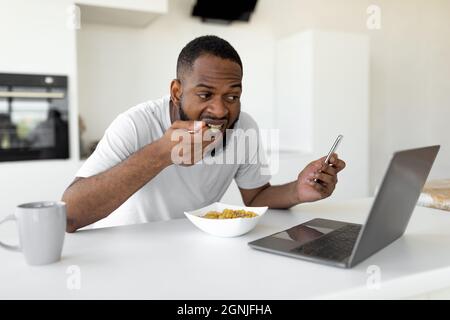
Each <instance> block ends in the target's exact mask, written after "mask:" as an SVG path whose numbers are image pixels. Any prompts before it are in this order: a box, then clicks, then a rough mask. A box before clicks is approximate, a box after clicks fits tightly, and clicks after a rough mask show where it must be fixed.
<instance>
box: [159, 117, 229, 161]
mask: <svg viewBox="0 0 450 320" xmlns="http://www.w3.org/2000/svg"><path fill="white" fill-rule="evenodd" d="M213 136H214V138H212V137H213ZM218 138H219V137H218V136H217V135H213V134H211V130H209V128H208V126H207V125H206V123H205V122H203V121H181V120H177V121H175V122H174V123H173V124H172V126H171V127H170V128H169V129H168V130H167V131H166V132H165V133H164V135H163V136H162V137H161V139H160V141H159V142H160V143H161V145H162V147H163V150H164V154H166V155H167V156H168V157H170V163H173V164H179V165H183V166H192V165H194V164H195V163H196V162H198V161H200V160H201V159H203V157H204V155H205V153H206V152H208V151H209V150H212V148H214V146H215V145H216V143H217V142H218V141H219V140H221V139H218Z"/></svg>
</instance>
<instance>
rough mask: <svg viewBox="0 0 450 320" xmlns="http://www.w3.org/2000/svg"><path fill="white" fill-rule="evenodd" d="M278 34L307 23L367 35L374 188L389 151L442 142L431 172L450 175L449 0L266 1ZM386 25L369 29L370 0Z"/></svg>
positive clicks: (380, 175)
mask: <svg viewBox="0 0 450 320" xmlns="http://www.w3.org/2000/svg"><path fill="white" fill-rule="evenodd" d="M268 2H269V5H271V6H272V8H273V10H272V12H273V26H274V33H275V36H276V37H281V36H284V35H289V34H291V33H295V32H299V31H302V30H305V29H309V28H316V29H325V30H335V31H346V32H363V33H367V34H368V35H369V36H370V47H371V57H370V74H371V76H370V90H369V92H370V109H371V110H370V188H371V190H372V191H373V190H374V188H375V186H376V185H377V184H378V183H379V182H380V179H381V178H382V175H383V173H384V171H385V169H386V166H387V163H388V161H389V159H390V156H391V154H392V153H393V152H394V151H396V150H399V149H405V148H410V147H416V146H423V145H429V144H441V145H442V148H441V151H440V154H439V155H438V158H437V159H436V162H435V165H434V167H433V169H432V171H431V174H430V178H446V177H447V178H448V177H449V176H450V135H449V134H448V129H447V127H448V119H449V118H450V107H449V106H450V94H449V92H450V59H448V57H449V56H450V41H449V39H450V1H447V0H430V1H421V0H377V1H371V0H339V1H333V0H283V1H268ZM372 4H375V5H378V6H379V7H380V9H381V29H380V30H368V29H367V26H366V21H367V18H368V15H367V13H366V10H367V8H368V6H369V5H372Z"/></svg>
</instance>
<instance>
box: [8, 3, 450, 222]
mask: <svg viewBox="0 0 450 320" xmlns="http://www.w3.org/2000/svg"><path fill="white" fill-rule="evenodd" d="M208 2H209V4H208ZM211 3H214V5H211ZM205 34H215V35H218V36H220V37H223V38H224V39H226V40H228V41H229V42H230V43H231V44H232V45H233V46H234V47H235V48H236V50H237V51H238V52H239V54H240V56H241V58H242V60H243V65H244V80H243V96H242V110H243V111H246V112H248V113H250V114H251V115H252V116H253V117H254V118H255V119H256V121H257V122H258V124H259V126H260V128H261V129H262V130H268V131H267V132H270V131H269V130H271V129H275V130H279V131H278V132H279V137H280V144H279V145H277V146H275V147H274V145H273V144H271V143H270V139H269V141H268V142H267V149H268V150H267V151H268V153H269V155H271V156H272V157H273V158H272V159H274V163H272V164H273V170H274V171H273V181H272V183H283V182H288V181H291V180H293V179H296V177H297V174H298V173H299V171H300V170H301V169H303V167H304V166H305V165H306V164H307V163H308V162H310V161H312V160H314V159H316V158H318V157H321V156H323V155H325V154H326V153H327V152H328V150H329V148H330V146H331V144H332V142H333V141H334V139H335V137H336V136H337V135H338V134H340V133H342V134H343V135H344V137H345V138H344V140H343V142H342V144H341V145H340V148H339V151H338V153H339V155H340V156H341V157H342V158H343V159H344V160H345V161H346V162H347V165H348V166H347V168H346V170H345V171H344V172H343V173H342V175H341V177H340V180H339V184H338V187H337V190H336V192H335V194H334V195H333V196H332V197H331V198H330V199H329V201H334V200H342V199H350V198H359V197H366V196H370V195H373V192H374V190H375V189H376V186H377V185H378V184H379V183H380V180H381V179H382V176H383V173H384V171H385V169H386V166H387V164H388V162H389V160H390V157H391V155H392V153H393V152H394V151H396V150H400V149H407V148H413V147H419V146H425V145H431V144H441V146H442V147H441V151H440V154H439V155H438V158H437V160H436V162H435V165H434V168H433V170H432V172H431V176H430V178H431V179H444V178H449V176H450V134H449V132H448V122H449V119H450V59H449V58H448V57H450V40H449V39H450V2H449V1H447V0H430V1H421V0H378V1H365V0H340V1H333V0H282V1H276V0H257V1H255V0H253V1H225V0H223V1H222V0H216V1H198V0H80V1H69V0H35V1H29V0H28V1H27V0H0V38H1V39H2V42H1V43H0V210H1V212H3V214H7V213H8V212H12V210H13V209H14V207H15V206H16V205H17V204H20V203H23V202H30V201H38V200H54V199H60V197H61V195H62V193H63V191H64V189H65V188H66V187H67V186H68V184H69V183H70V182H71V181H72V180H73V178H74V175H75V173H76V171H77V169H78V168H79V167H80V166H81V164H82V163H83V161H84V159H85V158H86V157H87V156H89V154H90V153H91V152H92V150H93V148H95V145H96V143H97V142H98V140H100V139H101V137H102V136H103V133H104V131H105V129H106V128H107V127H108V125H109V124H110V123H111V122H112V120H113V119H114V118H115V117H116V116H117V115H118V114H120V113H121V112H124V111H126V110H127V109H129V108H130V107H132V106H134V105H136V104H138V103H140V102H143V101H147V100H153V99H157V98H159V97H161V96H163V95H166V94H168V93H169V85H170V81H171V80H172V79H173V78H174V77H175V66H176V59H177V56H178V54H179V52H180V50H181V49H182V47H183V46H184V45H185V44H186V43H187V42H189V41H190V40H192V39H193V38H195V37H197V36H200V35H205ZM55 116H56V118H58V120H54V119H55ZM55 121H56V122H57V124H58V125H57V126H56V125H55ZM49 123H50V125H48V124H49ZM56 127H58V129H55V128H56ZM49 128H50V129H49ZM58 130H59V131H58ZM32 132H34V133H33V134H32ZM263 132H264V131H263ZM64 134H65V136H64ZM61 136H63V137H65V138H64V139H59V138H58V137H61ZM36 137H38V138H36ZM36 139H37V140H38V141H40V142H36V141H37V140H36ZM49 141H50V142H49ZM223 200H224V201H227V202H231V203H240V202H241V200H240V196H239V194H238V191H237V188H236V186H235V185H234V184H233V185H232V186H231V187H230V189H229V191H228V192H227V194H226V195H225V197H224V199H223Z"/></svg>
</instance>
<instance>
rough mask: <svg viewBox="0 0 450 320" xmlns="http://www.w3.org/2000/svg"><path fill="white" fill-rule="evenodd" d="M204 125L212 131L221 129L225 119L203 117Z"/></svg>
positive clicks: (224, 124)
mask: <svg viewBox="0 0 450 320" xmlns="http://www.w3.org/2000/svg"><path fill="white" fill-rule="evenodd" d="M203 121H205V123H206V125H207V126H208V128H209V129H210V130H211V131H212V132H219V131H223V129H225V128H226V125H227V120H224V119H222V120H217V119H203Z"/></svg>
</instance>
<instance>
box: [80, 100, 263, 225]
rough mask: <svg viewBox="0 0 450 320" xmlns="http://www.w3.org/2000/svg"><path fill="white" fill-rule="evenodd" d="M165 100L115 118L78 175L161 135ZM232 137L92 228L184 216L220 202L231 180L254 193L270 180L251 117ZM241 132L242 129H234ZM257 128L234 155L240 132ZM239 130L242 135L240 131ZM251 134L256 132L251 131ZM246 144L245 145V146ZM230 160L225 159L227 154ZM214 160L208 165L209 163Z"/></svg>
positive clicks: (165, 174)
mask: <svg viewBox="0 0 450 320" xmlns="http://www.w3.org/2000/svg"><path fill="white" fill-rule="evenodd" d="M169 102H170V97H169V96H165V97H163V98H161V99H158V100H154V101H148V102H145V103H141V104H139V105H137V106H135V107H132V108H131V109H129V110H128V111H126V112H124V113H122V114H120V115H119V116H118V117H117V118H116V119H115V120H114V121H113V122H112V123H111V125H110V126H109V127H108V129H107V130H106V131H105V134H104V136H103V138H102V139H101V140H100V142H99V144H98V146H97V148H96V149H95V151H94V153H93V154H92V155H91V156H90V157H89V158H88V159H87V160H86V162H85V163H84V164H83V166H82V167H81V168H80V169H79V170H78V172H77V174H76V176H77V177H90V176H93V175H95V174H98V173H101V172H104V171H106V170H108V169H110V168H112V167H113V166H115V165H117V164H118V163H120V162H122V161H124V160H126V159H127V158H128V157H129V156H131V155H132V154H133V153H134V152H136V151H138V150H139V149H141V148H142V147H144V146H145V145H147V144H149V143H152V142H153V141H155V140H157V139H159V138H161V137H162V135H163V134H164V132H165V131H166V130H167V129H168V128H169V127H170V126H171V121H170V108H169ZM234 129H235V130H234V131H233V134H232V135H231V139H228V141H234V142H236V144H235V145H233V148H231V147H230V146H229V145H227V147H226V148H225V149H221V148H220V149H219V150H218V151H217V153H216V155H215V157H214V158H211V155H208V156H207V157H206V158H205V159H204V160H203V161H201V162H199V163H196V164H195V165H193V166H189V167H186V166H180V165H171V166H169V167H167V168H165V169H164V170H163V171H161V172H160V173H159V174H158V175H157V176H155V177H154V178H153V179H152V180H151V181H149V182H148V183H147V184H146V185H144V186H143V187H142V188H141V189H139V190H138V191H137V192H136V193H134V194H133V195H132V196H131V197H130V198H129V199H128V200H127V201H126V202H125V203H123V204H122V205H121V206H120V207H119V208H117V209H116V210H115V211H114V212H112V213H111V214H110V215H109V216H108V217H106V218H105V219H103V220H101V221H98V222H96V223H95V227H102V226H106V225H107V226H111V225H123V224H133V223H143V222H149V221H159V220H169V219H173V218H182V217H184V214H183V212H184V211H188V210H193V209H198V208H201V207H203V206H206V205H208V204H211V203H213V202H216V201H220V199H221V198H222V196H223V195H224V193H225V192H226V190H227V189H228V187H229V185H230V184H231V182H232V180H233V179H235V181H236V183H237V185H238V186H239V187H240V188H243V189H253V188H257V187H260V186H263V185H264V184H266V183H267V182H269V180H270V178H271V176H270V174H269V173H268V170H266V169H267V162H266V158H265V153H264V150H263V147H262V145H261V142H260V141H261V139H260V138H259V131H258V126H257V124H256V122H255V121H254V120H253V118H252V117H251V116H250V115H249V114H247V113H245V112H241V113H240V116H239V120H238V121H237V122H236V124H235V127H234ZM236 129H242V130H236ZM247 129H253V130H256V132H257V136H258V139H257V141H255V140H250V141H253V142H255V143H254V144H253V148H247V149H248V150H247V151H246V152H245V153H244V155H242V152H236V150H239V148H242V143H244V144H245V140H246V139H247V140H248V137H247V138H246V136H245V134H244V132H246V130H247ZM243 130H244V131H243ZM253 132H255V131H253ZM247 145H248V142H247ZM233 150H235V151H234V153H235V154H237V156H236V155H234V154H233V156H232V157H235V160H238V161H232V163H229V161H226V159H227V153H229V154H230V155H231V154H232V153H233ZM214 161H215V162H218V163H213V164H211V163H212V162H214Z"/></svg>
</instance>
